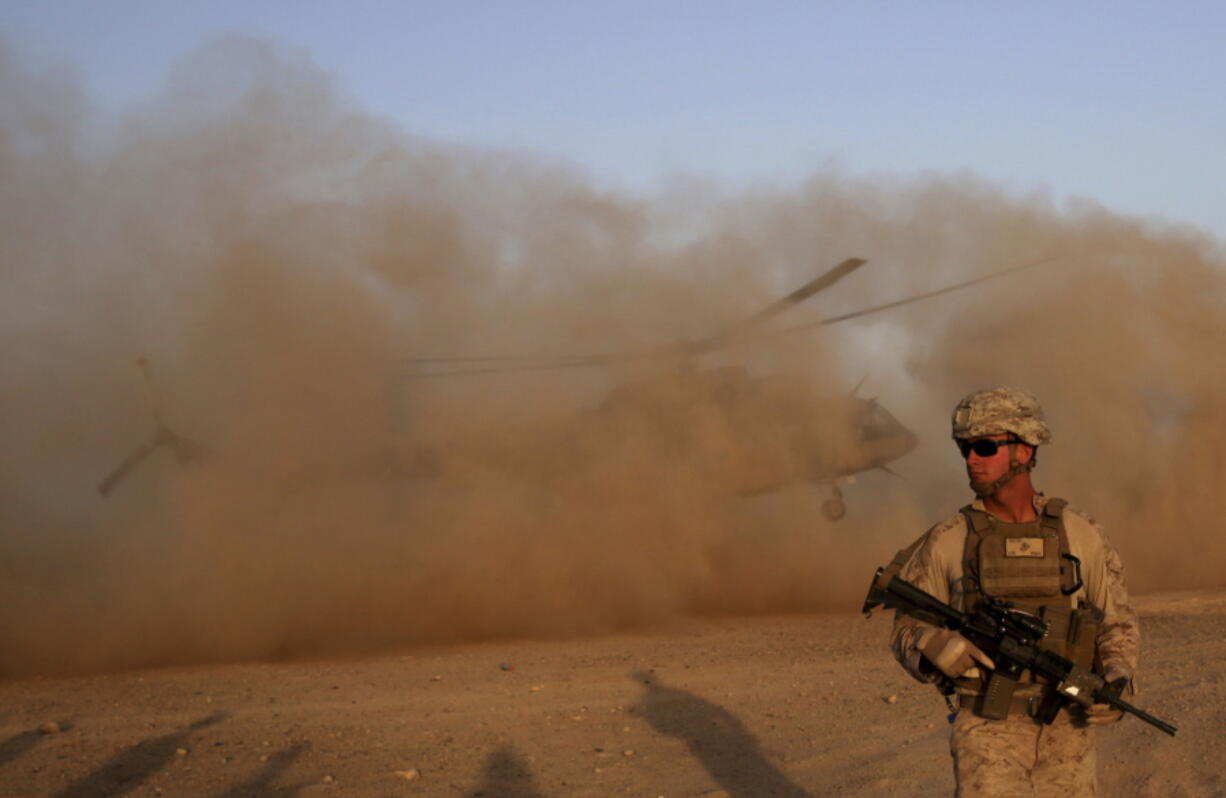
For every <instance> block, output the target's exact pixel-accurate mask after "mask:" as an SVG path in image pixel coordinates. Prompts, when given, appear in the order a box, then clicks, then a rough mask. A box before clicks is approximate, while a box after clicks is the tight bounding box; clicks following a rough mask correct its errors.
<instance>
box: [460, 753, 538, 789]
mask: <svg viewBox="0 0 1226 798" xmlns="http://www.w3.org/2000/svg"><path fill="white" fill-rule="evenodd" d="M468 795H469V796H472V798H543V796H542V795H541V792H540V790H538V789H537V787H536V781H535V780H534V779H533V778H532V771H531V770H529V769H528V765H527V763H526V762H524V760H523V759H522V758H521V757H520V756H519V755H518V754H516V753H515V749H514V748H512V747H511V746H509V745H504V746H503V747H502V748H499V749H498V750H497V751H494V752H493V753H492V754H490V755H489V756H487V757H486V758H485V767H484V768H482V772H481V783H480V784H479V785H478V786H477V787H476V789H474V790H473V791H472V792H470V793H468Z"/></svg>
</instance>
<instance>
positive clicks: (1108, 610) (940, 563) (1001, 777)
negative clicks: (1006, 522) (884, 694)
mask: <svg viewBox="0 0 1226 798" xmlns="http://www.w3.org/2000/svg"><path fill="white" fill-rule="evenodd" d="M1045 505H1046V498H1045V497H1043V496H1042V495H1037V496H1036V497H1035V510H1036V512H1041V511H1042V509H1043V507H1044V506H1045ZM971 506H972V507H974V508H975V509H977V510H982V509H983V502H982V501H980V500H976V501H975V502H974V503H973V504H972V505H971ZM1064 526H1065V530H1066V532H1067V533H1068V538H1069V549H1070V552H1071V553H1072V554H1073V555H1074V556H1076V557H1078V558H1080V559H1081V566H1082V578H1083V579H1084V580H1085V585H1084V586H1083V587H1082V588H1081V589H1080V590H1078V591H1077V592H1076V593H1074V594H1073V595H1072V596H1070V603H1072V602H1073V601H1075V600H1076V599H1078V598H1085V599H1086V600H1087V601H1089V602H1091V603H1092V604H1094V606H1096V607H1098V608H1099V609H1101V610H1102V611H1103V614H1104V620H1103V625H1102V628H1101V629H1100V631H1099V635H1098V639H1097V648H1098V658H1099V659H1100V660H1101V662H1102V664H1103V667H1104V668H1108V667H1112V666H1115V667H1116V668H1118V669H1119V670H1120V671H1122V672H1123V673H1125V674H1127V675H1128V676H1129V678H1131V677H1132V674H1133V673H1135V671H1136V665H1137V650H1138V645H1139V641H1140V632H1139V629H1138V627H1137V617H1136V613H1135V612H1134V611H1133V609H1132V605H1131V604H1130V603H1129V601H1128V592H1127V590H1126V588H1125V586H1124V575H1123V564H1122V563H1121V562H1120V556H1119V553H1118V552H1116V550H1115V548H1114V547H1113V546H1112V545H1111V544H1110V543H1109V542H1108V541H1107V539H1106V537H1104V535H1103V532H1102V529H1101V528H1100V527H1099V526H1098V524H1097V523H1095V521H1094V519H1092V518H1090V517H1089V516H1088V515H1085V514H1084V513H1080V512H1078V511H1076V510H1072V509H1066V510H1065V511H1064ZM965 539H966V520H965V517H964V516H963V515H962V514H961V513H958V514H957V515H955V516H953V517H952V518H950V519H948V520H946V521H944V522H943V523H940V524H937V525H936V526H934V527H933V528H932V529H930V530H929V531H928V532H927V533H926V534H925V535H924V538H923V543H921V544H920V547H919V548H918V549H917V550H916V552H915V553H914V555H912V557H911V559H910V560H909V561H908V562H907V564H906V565H904V566H903V569H902V571H901V572H900V574H899V575H900V576H901V577H902V578H903V579H905V580H907V581H908V582H911V583H912V584H914V585H915V586H916V587H918V588H920V589H921V590H925V591H927V592H928V593H931V594H932V595H934V596H936V597H937V598H939V599H941V600H942V601H945V602H948V603H949V604H951V605H952V606H954V607H957V608H958V609H963V604H962V547H963V544H964V542H965ZM923 628H924V624H923V623H922V622H921V621H917V620H915V619H913V618H910V617H908V616H905V615H901V614H899V615H898V616H897V617H896V618H895V620H894V629H893V632H892V634H891V636H890V647H891V648H892V649H893V651H894V656H895V657H896V658H897V659H898V661H899V662H901V663H902V665H903V667H904V668H906V669H907V671H908V672H909V673H910V674H911V675H912V676H914V677H915V678H916V679H918V680H920V681H923V682H930V681H933V679H934V678H935V674H934V672H933V671H931V670H929V669H927V668H925V667H924V665H923V664H922V660H923V657H922V655H921V654H920V652H919V650H918V649H917V648H916V640H917V638H918V637H919V634H920V631H922V629H923ZM1020 689H1022V690H1025V689H1026V688H1025V686H1023V687H1022V688H1020ZM1031 689H1034V688H1031ZM1093 731H1094V730H1093V729H1092V728H1088V727H1084V726H1078V725H1076V724H1074V722H1072V720H1071V719H1070V718H1069V713H1068V712H1067V711H1066V710H1062V711H1061V712H1060V715H1059V716H1058V717H1057V719H1056V722H1055V723H1053V724H1051V725H1050V726H1042V725H1039V724H1037V723H1035V722H1034V721H1033V720H1031V719H1030V718H1029V717H1028V716H1026V715H1021V714H1011V715H1010V716H1009V718H1007V719H1006V720H1003V721H997V720H986V719H984V718H980V717H977V716H976V715H975V714H974V713H972V712H971V711H970V710H969V709H963V710H960V711H959V712H958V717H957V720H956V722H955V723H954V729H953V736H952V738H951V739H950V749H951V751H952V753H953V756H954V773H955V776H956V778H957V782H958V792H957V794H958V795H959V796H964V797H969V796H1015V795H1024V796H1045V795H1060V796H1067V795H1074V796H1081V795H1094V794H1095V788H1094V782H1095V758H1094V746H1093V738H1092V735H1093Z"/></svg>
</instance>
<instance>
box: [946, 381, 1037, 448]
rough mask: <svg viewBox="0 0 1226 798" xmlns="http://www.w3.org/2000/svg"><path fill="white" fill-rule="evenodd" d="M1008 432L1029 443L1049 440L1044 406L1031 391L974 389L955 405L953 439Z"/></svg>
mask: <svg viewBox="0 0 1226 798" xmlns="http://www.w3.org/2000/svg"><path fill="white" fill-rule="evenodd" d="M1009 433H1011V434H1013V435H1016V436H1017V437H1018V438H1019V439H1020V440H1022V441H1025V442H1026V443H1028V444H1030V445H1031V446H1042V445H1044V444H1047V443H1051V430H1049V429H1048V428H1047V420H1046V419H1045V418H1044V417H1043V408H1042V407H1040V406H1039V400H1038V399H1036V398H1035V396H1034V394H1032V393H1031V392H1030V391H1026V390H1023V389H1021V388H1007V387H1002V388H992V389H991V390H986V391H975V392H974V393H972V394H970V395H968V396H967V397H965V398H964V399H963V400H962V401H961V402H958V406H957V407H955V408H954V416H953V436H954V439H955V440H958V439H962V438H979V437H982V436H984V435H1001V434H1009Z"/></svg>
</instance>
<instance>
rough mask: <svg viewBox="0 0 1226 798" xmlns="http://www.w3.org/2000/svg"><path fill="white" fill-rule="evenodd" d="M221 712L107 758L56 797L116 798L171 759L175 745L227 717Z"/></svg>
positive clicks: (137, 785)
mask: <svg viewBox="0 0 1226 798" xmlns="http://www.w3.org/2000/svg"><path fill="white" fill-rule="evenodd" d="M227 717H229V716H228V715H226V714H225V713H224V712H218V713H216V714H213V715H209V716H208V717H207V718H201V719H200V720H198V721H196V722H195V723H193V724H192V725H190V726H188V727H187V728H185V729H180V730H179V731H176V732H171V733H170V734H163V735H162V736H161V737H153V738H151V739H148V740H143V741H141V742H139V743H137V744H136V745H134V746H132V747H131V748H129V749H127V750H125V751H121V752H119V753H118V754H116V755H115V756H113V757H111V758H110V759H109V760H107V761H106V762H105V763H104V764H103V765H102V766H101V767H98V768H97V769H95V770H93V771H92V772H90V773H89V774H88V775H86V776H85V777H84V778H82V779H80V780H79V781H77V782H75V783H73V784H71V785H69V786H68V787H67V788H66V789H64V790H63V791H61V792H60V793H58V794H57V795H56V798H114V797H115V796H119V795H123V794H124V793H127V792H130V791H132V790H134V789H135V788H137V787H139V786H140V785H141V784H142V783H144V781H145V780H146V779H148V778H149V776H150V775H152V774H153V773H155V772H156V771H158V770H161V769H162V768H163V767H165V766H166V765H167V763H169V762H170V760H171V759H173V758H174V756H175V749H178V748H182V747H184V744H185V743H186V742H187V738H188V736H189V735H190V734H191V733H192V732H194V731H199V730H200V729H204V728H207V727H209V726H212V725H213V724H215V723H220V722H221V721H223V720H225V719H226V718H227Z"/></svg>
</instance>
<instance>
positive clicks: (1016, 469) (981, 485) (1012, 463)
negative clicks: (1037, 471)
mask: <svg viewBox="0 0 1226 798" xmlns="http://www.w3.org/2000/svg"><path fill="white" fill-rule="evenodd" d="M1017 444H1018V442H1015V441H1010V442H1009V470H1008V471H1006V472H1005V473H1004V474H1002V475H1001V476H1000V478H998V479H994V480H992V481H991V482H976V481H975V480H973V479H972V480H971V490H973V491H975V496H976V497H977V498H980V499H986V498H988V497H989V496H991V495H992V494H993V493H995V492H996V491H998V490H1000V489H1001V488H1002V487H1004V486H1005V485H1006V484H1008V482H1009V481H1010V480H1012V479H1013V478H1014V477H1016V476H1017V475H1018V474H1025V473H1026V472H1027V471H1030V470H1031V469H1033V468H1034V462H1035V458H1033V457H1031V458H1030V462H1029V463H1019V462H1018V461H1017Z"/></svg>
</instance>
